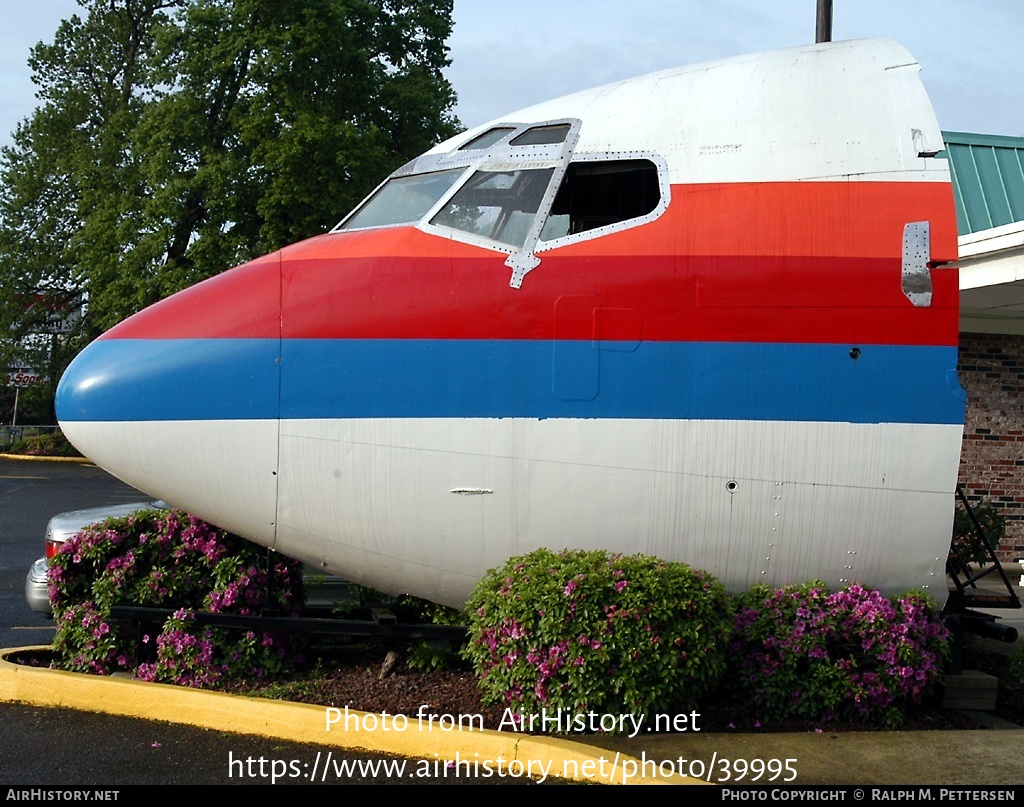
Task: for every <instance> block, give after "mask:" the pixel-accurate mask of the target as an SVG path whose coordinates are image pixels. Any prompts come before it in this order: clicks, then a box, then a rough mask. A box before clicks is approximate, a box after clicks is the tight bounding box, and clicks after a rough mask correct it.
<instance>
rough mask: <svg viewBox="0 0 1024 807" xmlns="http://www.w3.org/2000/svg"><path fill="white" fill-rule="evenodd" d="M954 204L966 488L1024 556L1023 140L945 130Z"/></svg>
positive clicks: (1006, 554) (1012, 556)
mask: <svg viewBox="0 0 1024 807" xmlns="http://www.w3.org/2000/svg"><path fill="white" fill-rule="evenodd" d="M943 139H944V140H945V143H946V148H945V152H944V154H945V156H946V157H947V158H948V159H949V166H950V172H951V174H952V177H953V193H954V196H955V198H956V212H957V224H958V228H959V232H960V235H959V239H958V241H959V252H960V259H959V261H958V264H959V266H960V363H959V367H958V375H959V378H960V383H961V384H962V385H963V387H964V388H965V389H966V390H967V401H968V404H967V419H966V423H965V424H964V441H963V448H962V451H961V456H960V482H961V483H962V484H963V485H964V487H965V488H966V489H967V492H968V494H969V495H971V496H972V497H973V498H983V499H985V500H987V501H989V502H991V503H992V504H994V505H995V506H996V508H997V509H998V510H999V511H1000V512H1001V513H1002V515H1003V517H1004V518H1005V520H1006V522H1005V523H1006V533H1005V537H1004V539H1003V543H1002V546H1001V547H1000V554H1001V555H1002V557H1003V558H1004V559H1005V560H1017V559H1020V558H1024V137H1002V136H998V135H981V134H964V133H961V132H943Z"/></svg>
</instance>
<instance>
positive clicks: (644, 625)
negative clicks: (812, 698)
mask: <svg viewBox="0 0 1024 807" xmlns="http://www.w3.org/2000/svg"><path fill="white" fill-rule="evenodd" d="M467 612H468V615H469V622H470V627H469V635H470V639H469V643H468V644H467V646H466V649H465V650H464V655H465V656H466V658H467V659H469V660H470V661H471V662H472V663H473V666H474V669H475V671H476V673H477V675H478V676H479V678H480V686H481V688H482V689H483V692H484V698H485V700H486V701H487V702H489V703H503V704H505V705H506V706H507V707H509V708H511V709H512V710H513V711H514V712H524V711H526V712H531V713H536V712H538V711H539V710H540V709H541V708H546V709H548V710H551V709H558V708H563V709H570V710H572V711H574V712H589V711H593V712H599V713H604V714H623V713H632V714H634V715H640V714H652V713H654V712H666V711H668V710H669V708H671V707H674V706H678V705H681V704H683V703H692V702H693V701H694V699H696V698H699V697H700V696H701V695H703V694H704V693H706V692H707V691H709V690H710V689H711V688H712V687H713V686H714V685H715V683H716V682H717V680H718V678H719V677H720V676H721V674H722V673H723V672H724V670H725V649H726V643H727V641H728V638H729V632H730V626H731V621H732V620H731V609H730V600H729V598H728V596H727V594H726V592H725V589H724V587H723V586H722V585H721V584H719V583H718V582H716V581H715V580H714V579H713V578H712V577H711V576H710V575H708V574H707V573H705V572H701V571H696V570H692V569H690V568H689V567H688V566H685V565H683V564H681V563H665V562H663V561H660V560H658V559H657V558H651V557H644V556H642V555H634V556H631V557H623V556H620V555H610V554H608V553H607V552H600V551H595V552H583V551H568V550H566V551H563V552H558V553H555V552H551V551H550V550H546V549H540V550H537V551H535V552H531V553H530V554H528V555H524V556H521V557H517V558H512V559H511V560H509V561H508V562H507V563H506V564H505V565H504V566H503V567H501V568H500V569H492V570H491V571H490V572H488V574H487V576H486V577H485V578H484V579H483V580H482V581H481V582H480V583H479V584H478V585H477V587H476V589H475V590H474V593H473V596H472V598H471V599H470V602H469V604H468V605H467Z"/></svg>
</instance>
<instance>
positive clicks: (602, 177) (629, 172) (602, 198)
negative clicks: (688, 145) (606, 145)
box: [540, 159, 661, 241]
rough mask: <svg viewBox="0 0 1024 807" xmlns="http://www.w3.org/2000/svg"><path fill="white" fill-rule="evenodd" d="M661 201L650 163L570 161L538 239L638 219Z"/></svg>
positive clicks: (639, 160) (547, 239)
mask: <svg viewBox="0 0 1024 807" xmlns="http://www.w3.org/2000/svg"><path fill="white" fill-rule="evenodd" d="M660 201H661V188H660V184H659V180H658V169H657V166H655V164H654V163H653V162H651V161H650V160H644V159H635V160H597V161H587V162H572V163H570V164H569V166H568V168H567V169H566V172H565V175H564V176H563V178H562V182H561V185H560V186H559V188H558V193H557V195H556V196H555V201H554V203H553V204H552V205H551V213H550V214H549V216H548V219H547V221H546V222H545V224H544V229H543V230H542V232H541V236H540V238H541V240H542V241H553V240H554V239H556V238H564V237H566V236H569V235H576V234H577V233H582V232H586V231H588V230H594V229H597V228H599V227H607V226H609V225H612V224H618V223H620V222H626V221H629V220H630V219H635V218H640V217H642V216H646V215H647V214H649V213H651V212H652V211H653V210H654V209H655V208H656V207H657V206H658V203H659V202H660Z"/></svg>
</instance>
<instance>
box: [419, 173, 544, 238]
mask: <svg viewBox="0 0 1024 807" xmlns="http://www.w3.org/2000/svg"><path fill="white" fill-rule="evenodd" d="M553 172H554V169H553V168H534V169H524V170H521V171H478V172H477V173H475V174H474V175H473V176H472V177H471V178H470V179H469V181H468V182H466V184H465V185H463V186H462V187H461V188H459V190H458V191H457V192H456V193H455V195H454V196H453V197H452V198H451V199H449V200H448V204H446V205H445V206H444V207H443V208H441V211H440V212H439V213H438V214H437V215H436V216H434V218H432V219H431V220H430V223H431V224H439V225H441V226H443V227H451V228H452V229H453V230H461V231H463V232H467V233H471V234H473V235H478V236H481V237H483V238H487V239H490V240H492V241H498V242H500V243H502V244H508V245H509V246H511V247H516V248H519V247H522V246H523V245H524V244H525V243H526V238H527V236H528V235H529V234H530V230H531V228H532V226H533V222H534V219H535V218H536V216H537V210H538V209H539V208H540V203H541V200H542V199H543V198H544V192H545V191H546V190H547V187H548V183H549V182H550V181H551V175H552V173H553Z"/></svg>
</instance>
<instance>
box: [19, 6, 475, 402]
mask: <svg viewBox="0 0 1024 807" xmlns="http://www.w3.org/2000/svg"><path fill="white" fill-rule="evenodd" d="M81 5H82V13H81V15H76V16H73V17H71V18H70V19H68V20H65V21H64V22H63V23H62V24H61V26H60V27H59V29H58V30H57V32H56V34H55V36H54V39H53V41H52V42H51V43H48V44H47V43H40V44H39V45H37V46H36V47H35V48H33V50H32V54H31V58H30V65H31V67H32V70H33V80H34V81H35V83H36V84H37V86H38V88H39V90H38V95H39V99H40V106H39V107H38V108H37V109H36V111H35V112H34V114H33V115H32V116H31V117H29V118H28V119H26V120H25V121H23V122H22V123H21V124H20V125H19V127H18V129H17V131H16V132H15V133H14V136H13V145H12V146H11V147H9V148H5V149H4V151H3V153H2V156H0V266H2V267H3V269H2V271H0V329H3V331H4V333H6V334H10V338H9V339H7V340H2V341H0V359H3V360H5V361H7V362H8V366H9V365H10V362H11V361H12V360H14V359H18V360H20V361H22V362H24V363H25V364H27V365H28V366H31V367H33V368H34V369H36V370H38V371H40V372H45V373H47V374H48V375H49V376H50V377H51V378H52V379H53V383H56V379H58V378H59V377H60V374H61V372H62V371H63V369H64V367H65V366H66V365H67V363H68V362H69V361H70V359H71V358H72V357H73V356H74V355H75V354H76V353H77V352H78V351H79V350H80V349H81V347H82V346H84V344H85V343H86V342H87V341H88V340H90V339H91V338H93V337H95V336H96V335H97V334H98V333H100V332H101V331H103V330H105V329H107V328H109V327H111V326H112V325H114V324H115V323H117V322H118V321H120V320H121V319H123V318H124V317H126V316H128V315H129V314H132V313H134V312H135V311H138V310H139V309H141V308H143V307H144V306H146V305H148V304H150V303H153V302H155V301H157V300H159V299H161V298H163V297H165V296H167V295H169V294H171V293H173V292H175V291H177V290H179V289H182V288H184V287H186V286H189V285H191V284H193V283H195V282H197V281H199V280H202V279H204V278H206V277H210V276H212V275H214V274H217V273H219V272H222V271H224V270H225V269H228V268H230V267H232V266H234V265H237V264H239V263H242V262H244V261H246V260H249V259H251V258H253V257H255V256H257V255H259V254H263V253H266V252H269V251H272V250H274V249H277V248H279V247H281V246H283V245H285V244H288V243H292V242H295V241H297V240H300V239H302V238H306V237H309V236H312V235H315V234H318V233H321V232H323V231H324V230H326V229H328V228H329V227H331V226H333V225H334V224H335V223H337V222H338V221H339V220H340V219H341V218H342V217H343V216H344V214H345V213H347V212H348V211H349V210H350V209H351V208H352V207H353V206H354V205H355V204H356V203H357V202H358V201H359V200H360V199H361V198H362V197H363V196H364V195H365V194H366V193H368V192H369V190H371V189H372V188H373V187H374V186H375V185H376V184H377V183H378V182H379V181H380V180H381V179H383V178H384V176H386V175H387V174H388V173H389V172H390V171H392V170H393V169H395V168H396V167H398V166H399V165H401V164H402V163H404V162H406V161H407V160H408V159H410V158H411V157H413V156H415V155H417V154H419V153H421V152H423V151H425V150H426V149H427V148H428V147H429V146H430V145H432V144H433V143H434V142H436V141H437V140H439V139H442V138H444V137H447V136H450V135H452V134H454V133H455V132H456V131H457V121H456V120H455V119H454V118H453V117H452V115H451V109H452V106H453V105H454V100H455V96H454V93H453V91H452V88H451V86H450V85H449V84H448V82H447V80H446V79H445V78H444V76H443V73H442V71H443V69H444V68H445V67H446V66H447V64H448V58H447V46H446V44H445V43H446V40H447V38H448V36H449V35H450V33H451V11H452V2H451V0H274V2H268V0H82V3H81ZM86 303H87V305H86ZM61 316H63V317H64V322H63V327H62V328H61V329H60V330H61V332H60V333H59V334H53V330H54V318H55V317H57V318H58V319H59V318H60V317H61ZM50 393H51V394H52V389H51V390H50Z"/></svg>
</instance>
